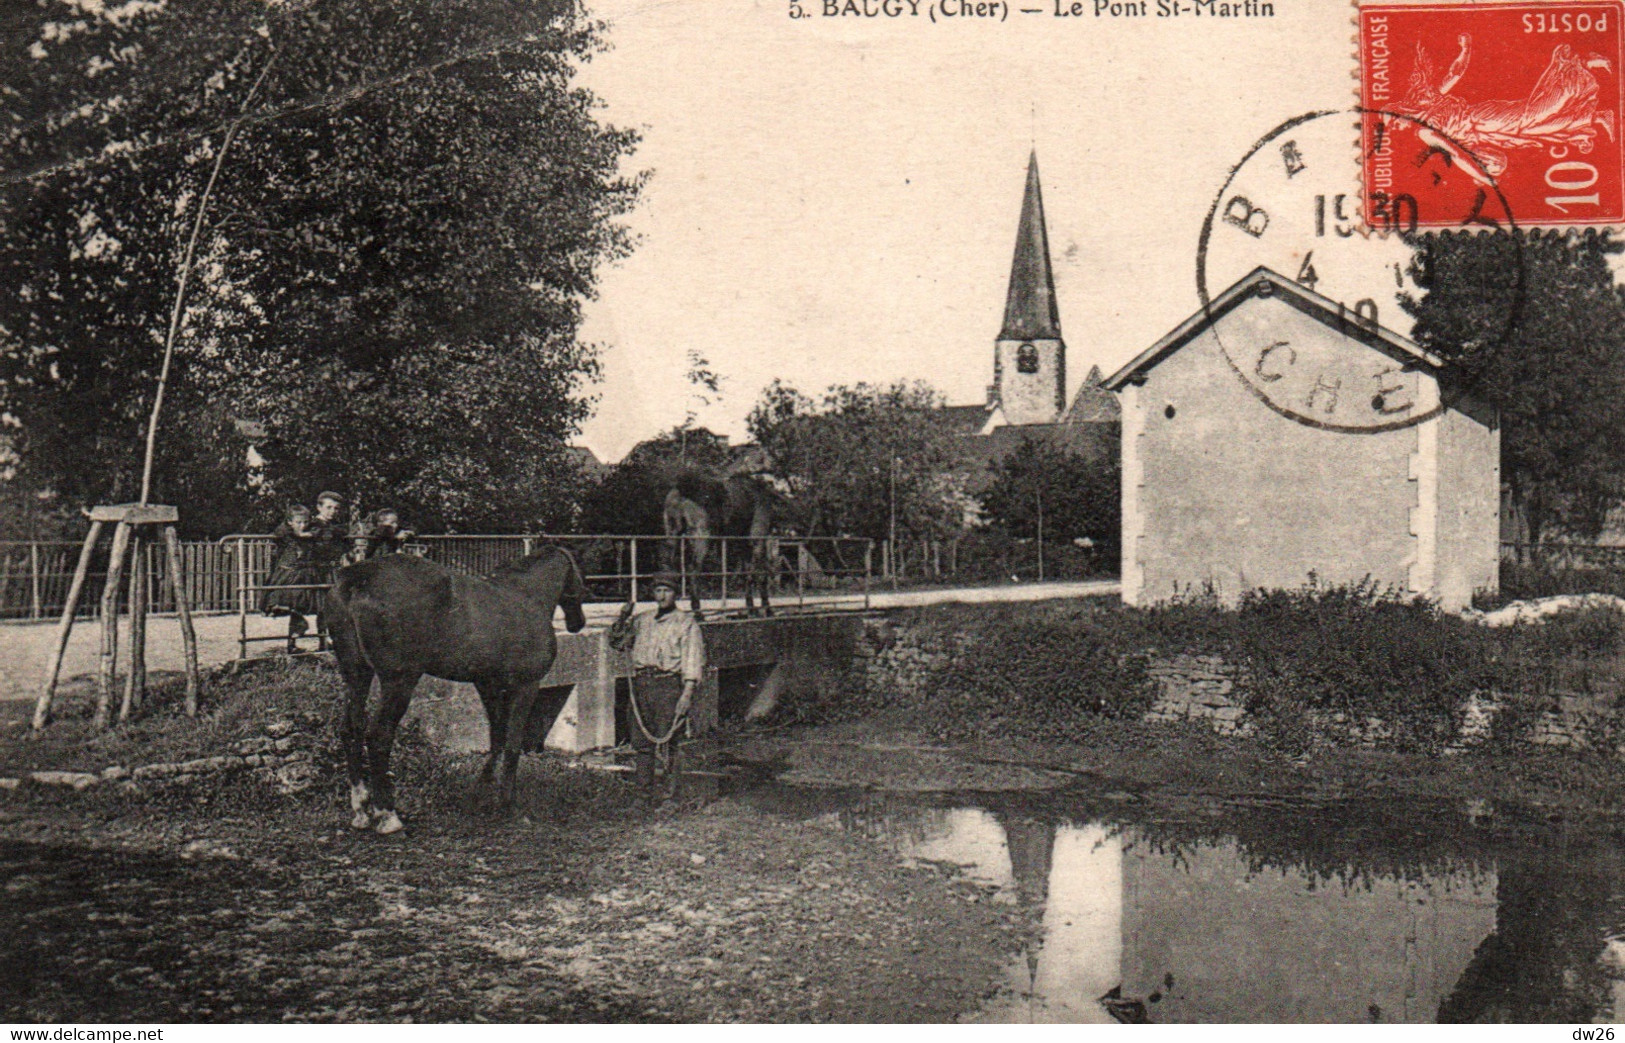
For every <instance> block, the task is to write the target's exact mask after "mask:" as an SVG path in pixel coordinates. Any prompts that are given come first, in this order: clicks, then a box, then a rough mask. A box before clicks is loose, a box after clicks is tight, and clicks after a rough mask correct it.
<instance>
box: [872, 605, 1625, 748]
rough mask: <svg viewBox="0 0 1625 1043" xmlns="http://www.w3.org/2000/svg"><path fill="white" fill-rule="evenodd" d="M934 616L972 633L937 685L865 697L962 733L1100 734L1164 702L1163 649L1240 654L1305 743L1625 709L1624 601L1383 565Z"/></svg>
mask: <svg viewBox="0 0 1625 1043" xmlns="http://www.w3.org/2000/svg"><path fill="white" fill-rule="evenodd" d="M921 628H925V629H927V630H930V629H933V628H934V629H940V630H941V631H943V632H944V633H946V632H951V631H957V632H959V633H961V634H964V635H965V637H964V639H963V640H962V641H961V642H959V645H960V647H959V650H958V652H957V654H955V655H953V656H952V657H951V658H950V659H949V660H948V662H947V663H946V664H945V665H943V666H941V667H940V668H939V669H938V670H937V672H936V674H935V676H934V677H933V679H932V681H931V683H930V684H927V685H925V686H924V690H923V691H919V692H916V693H913V694H911V695H907V696H904V697H902V698H901V699H899V698H897V697H896V694H895V693H869V694H868V698H867V699H866V700H864V701H865V702H866V704H867V705H868V708H869V709H875V708H879V707H880V706H882V705H884V706H891V707H902V708H907V709H916V710H919V711H921V712H923V713H924V714H927V715H929V718H930V723H931V726H932V727H933V728H934V729H935V730H937V731H938V732H939V733H941V734H944V735H947V736H954V737H965V736H971V735H1000V736H1017V737H1028V738H1042V739H1048V740H1052V741H1079V740H1083V739H1085V738H1086V737H1087V735H1088V734H1089V732H1090V730H1091V729H1092V728H1093V727H1095V723H1096V722H1098V721H1100V720H1102V719H1107V718H1137V717H1138V716H1139V715H1140V714H1142V713H1143V712H1144V711H1145V710H1146V709H1147V708H1149V707H1150V705H1151V703H1152V701H1153V700H1154V698H1155V695H1156V692H1155V687H1154V683H1153V682H1152V680H1151V679H1150V677H1149V675H1148V672H1147V667H1148V663H1149V661H1150V660H1151V659H1153V658H1171V657H1173V656H1176V655H1179V654H1182V653H1183V654H1195V655H1212V656H1217V657H1219V658H1220V659H1222V660H1223V661H1224V662H1225V663H1226V664H1228V665H1230V666H1231V667H1233V668H1236V669H1237V670H1238V671H1239V674H1240V677H1239V683H1238V686H1237V693H1236V695H1237V696H1238V697H1240V698H1242V699H1243V700H1244V702H1245V706H1246V709H1247V712H1248V716H1249V720H1250V721H1251V722H1252V724H1253V725H1254V727H1255V728H1256V729H1257V734H1258V736H1259V738H1260V739H1261V740H1263V741H1264V742H1266V743H1268V744H1269V745H1271V746H1274V747H1276V748H1278V749H1282V750H1285V751H1289V752H1300V751H1302V750H1305V749H1308V748H1310V747H1312V746H1314V745H1317V744H1323V743H1354V742H1360V741H1375V742H1376V743H1377V744H1379V745H1381V746H1384V747H1388V748H1392V749H1398V750H1402V751H1414V752H1437V751H1439V750H1441V749H1443V748H1444V747H1446V746H1447V745H1449V744H1450V743H1452V742H1453V741H1455V739H1456V737H1457V736H1458V735H1459V734H1460V732H1461V726H1462V718H1463V716H1464V714H1465V711H1466V707H1467V705H1468V703H1469V700H1470V699H1471V698H1472V697H1473V696H1475V695H1477V696H1480V697H1481V698H1487V699H1490V700H1493V701H1494V702H1495V703H1496V704H1497V707H1498V708H1497V712H1496V713H1495V715H1494V717H1493V719H1492V730H1491V734H1490V739H1491V741H1492V742H1496V743H1501V744H1506V743H1513V742H1519V741H1522V740H1523V738H1524V737H1525V736H1527V734H1528V731H1529V728H1530V726H1531V725H1532V724H1533V723H1534V722H1535V721H1536V720H1537V719H1538V718H1539V717H1540V715H1541V714H1542V713H1544V712H1546V711H1548V710H1551V709H1554V708H1556V706H1557V696H1558V695H1559V694H1560V693H1591V694H1594V695H1602V696H1604V697H1605V698H1604V700H1603V701H1604V703H1606V704H1607V705H1606V706H1605V707H1604V709H1605V710H1607V711H1608V712H1609V713H1610V714H1611V713H1612V711H1613V703H1612V701H1611V700H1610V699H1608V698H1607V697H1608V696H1611V695H1612V694H1613V693H1615V692H1617V691H1618V690H1619V689H1620V686H1621V681H1622V679H1625V661H1622V658H1625V657H1622V653H1625V615H1622V614H1621V613H1619V612H1614V611H1599V610H1589V611H1585V612H1577V613H1571V614H1566V615H1562V616H1558V617H1556V618H1554V619H1551V620H1549V621H1547V622H1546V623H1544V624H1540V625H1527V626H1516V627H1505V628H1490V627H1484V626H1481V625H1478V624H1474V623H1470V622H1467V621H1466V620H1463V619H1461V618H1459V617H1456V616H1453V615H1449V614H1446V613H1443V612H1440V611H1439V610H1438V609H1437V607H1435V606H1434V605H1433V604H1432V603H1431V602H1428V601H1427V600H1425V599H1422V598H1417V597H1414V596H1411V595H1407V594H1403V593H1401V592H1399V591H1396V590H1391V589H1383V588H1380V587H1378V586H1376V585H1375V584H1373V583H1370V582H1363V583H1356V584H1346V585H1323V584H1320V583H1318V582H1315V581H1314V579H1313V577H1311V582H1310V583H1309V585H1307V586H1305V587H1303V588H1300V589H1298V590H1288V591H1255V592H1252V593H1250V594H1247V595H1245V596H1244V597H1243V598H1242V599H1241V601H1240V603H1239V604H1238V605H1237V606H1236V607H1235V608H1226V607H1223V606H1221V605H1220V604H1219V603H1218V601H1217V599H1216V598H1213V597H1212V596H1211V595H1210V594H1203V593H1200V592H1199V593H1197V594H1195V595H1193V596H1188V597H1186V598H1183V599H1180V600H1177V601H1175V602H1173V603H1170V604H1167V605H1163V606H1159V607H1156V608H1152V609H1144V610H1138V609H1129V608H1124V607H1121V606H1116V605H1103V604H1101V603H1099V602H1094V603H1082V604H1080V603H1073V607H1069V608H1062V607H1059V606H1054V605H1051V606H1043V605H1034V606H1009V607H1007V608H1004V609H1000V610H994V611H989V610H988V609H987V608H986V607H985V606H984V607H979V608H978V609H977V610H975V612H974V614H972V613H971V612H970V611H969V610H965V609H944V610H938V611H934V612H929V613H921V614H919V615H917V616H916V617H914V620H913V622H912V624H911V629H914V630H915V631H916V632H918V631H919V630H920V629H921ZM939 636H940V635H939ZM931 643H933V644H938V645H940V644H942V643H943V642H941V641H937V640H933V641H932V642H931Z"/></svg>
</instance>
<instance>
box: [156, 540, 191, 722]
mask: <svg viewBox="0 0 1625 1043" xmlns="http://www.w3.org/2000/svg"><path fill="white" fill-rule="evenodd" d="M164 550H165V552H166V553H167V554H168V556H169V575H170V577H171V582H172V583H174V585H175V615H176V617H177V618H179V620H180V624H181V643H182V644H183V645H184V646H185V648H186V716H188V717H196V716H197V699H198V673H197V631H195V630H193V629H192V610H191V608H190V607H188V605H187V600H188V599H187V585H186V573H185V572H183V571H182V570H181V546H180V540H179V539H178V538H176V536H175V526H173V525H165V526H164Z"/></svg>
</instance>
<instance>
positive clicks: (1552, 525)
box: [1406, 232, 1625, 540]
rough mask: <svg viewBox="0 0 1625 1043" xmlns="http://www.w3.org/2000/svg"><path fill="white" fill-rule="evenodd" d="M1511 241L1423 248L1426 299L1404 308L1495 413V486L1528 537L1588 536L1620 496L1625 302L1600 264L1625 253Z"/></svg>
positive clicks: (1453, 237) (1499, 238) (1441, 240)
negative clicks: (1498, 481) (1499, 484)
mask: <svg viewBox="0 0 1625 1043" xmlns="http://www.w3.org/2000/svg"><path fill="white" fill-rule="evenodd" d="M1515 234H1516V236H1517V238H1516V239H1513V238H1512V236H1511V235H1507V234H1497V235H1472V234H1466V233H1459V234H1442V235H1436V236H1430V237H1428V238H1427V239H1425V240H1424V241H1423V242H1422V244H1421V245H1420V246H1419V248H1418V254H1417V256H1416V260H1415V262H1414V264H1413V266H1412V270H1413V272H1414V274H1415V276H1416V278H1417V282H1418V284H1419V285H1420V286H1422V287H1423V288H1424V289H1425V290H1426V291H1427V292H1426V295H1425V296H1423V297H1422V298H1421V300H1419V301H1414V300H1413V301H1408V302H1406V307H1407V309H1408V310H1409V311H1411V312H1412V314H1414V315H1415V316H1416V326H1415V337H1416V339H1417V341H1418V342H1419V343H1421V344H1422V345H1423V346H1425V347H1427V348H1428V349H1430V350H1432V351H1434V352H1436V353H1438V354H1439V355H1440V356H1442V357H1443V358H1445V359H1447V360H1449V361H1451V362H1453V363H1454V364H1455V365H1457V366H1458V367H1460V371H1461V373H1462V375H1463V377H1464V378H1465V381H1466V384H1467V386H1468V387H1469V388H1470V389H1471V390H1472V391H1473V392H1474V393H1476V394H1477V395H1478V396H1479V397H1481V398H1483V399H1486V400H1487V401H1489V402H1491V403H1493V404H1495V405H1497V406H1499V408H1500V413H1501V422H1502V437H1501V461H1502V463H1501V474H1502V479H1503V480H1504V481H1505V482H1506V483H1507V484H1508V485H1509V486H1510V490H1511V495H1512V500H1513V503H1514V504H1515V505H1516V506H1517V507H1518V508H1520V509H1521V511H1522V512H1523V514H1524V517H1525V518H1526V519H1527V522H1528V525H1529V536H1530V538H1531V539H1532V540H1538V539H1539V538H1540V536H1541V535H1542V534H1543V533H1549V532H1553V531H1561V532H1565V533H1571V534H1574V535H1577V536H1581V537H1586V538H1594V537H1596V536H1597V534H1598V533H1599V532H1600V531H1601V530H1602V528H1603V526H1604V524H1605V522H1606V520H1607V515H1608V512H1609V510H1610V509H1611V508H1613V507H1614V506H1615V505H1616V504H1618V503H1619V502H1620V497H1621V493H1622V492H1625V440H1622V439H1621V437H1620V434H1621V432H1622V431H1625V295H1622V292H1621V290H1620V288H1619V287H1618V286H1616V285H1615V282H1614V276H1613V272H1612V270H1611V269H1610V267H1609V264H1608V257H1609V255H1612V254H1617V253H1619V252H1620V251H1621V250H1622V249H1625V246H1622V244H1620V243H1619V242H1618V241H1616V240H1614V239H1613V238H1612V237H1611V236H1610V235H1607V234H1604V235H1595V234H1592V233H1586V234H1584V235H1577V234H1555V233H1542V232H1520V233H1515ZM1519 266H1521V268H1520V267H1519ZM1510 271H1520V272H1521V279H1509V278H1508V277H1507V274H1506V273H1508V272H1510ZM1509 315H1510V316H1511V317H1512V319H1511V322H1510V324H1509V323H1508V321H1507V316H1509Z"/></svg>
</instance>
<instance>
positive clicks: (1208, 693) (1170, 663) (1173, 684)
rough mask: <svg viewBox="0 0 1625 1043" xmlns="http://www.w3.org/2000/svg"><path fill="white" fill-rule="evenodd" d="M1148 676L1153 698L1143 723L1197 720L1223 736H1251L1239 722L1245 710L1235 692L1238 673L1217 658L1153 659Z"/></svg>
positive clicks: (1205, 656) (1166, 657)
mask: <svg viewBox="0 0 1625 1043" xmlns="http://www.w3.org/2000/svg"><path fill="white" fill-rule="evenodd" d="M1149 673H1150V674H1151V677H1152V679H1153V680H1155V681H1156V682H1157V698H1156V701H1155V702H1153V703H1152V704H1151V709H1150V710H1148V711H1147V712H1146V715H1145V719H1146V720H1148V721H1195V720H1200V721H1207V722H1209V723H1210V724H1211V725H1212V727H1213V730H1214V731H1216V732H1219V733H1221V734H1224V735H1250V734H1251V733H1252V730H1253V729H1252V725H1250V724H1248V723H1247V722H1246V721H1245V720H1243V717H1244V716H1245V711H1244V710H1243V708H1242V705H1241V696H1240V694H1239V693H1238V692H1237V691H1236V681H1237V679H1238V674H1239V671H1238V670H1237V668H1236V667H1234V666H1231V665H1230V664H1229V663H1226V662H1225V661H1224V660H1223V659H1221V658H1219V657H1218V656H1216V655H1183V654H1182V655H1176V656H1164V657H1159V658H1153V659H1152V660H1151V667H1150V670H1149Z"/></svg>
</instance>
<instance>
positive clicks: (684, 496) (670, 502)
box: [664, 469, 778, 615]
mask: <svg viewBox="0 0 1625 1043" xmlns="http://www.w3.org/2000/svg"><path fill="white" fill-rule="evenodd" d="M777 503H778V494H777V493H776V492H775V491H774V489H773V487H772V486H770V485H769V484H768V483H767V482H766V481H765V480H764V479H762V478H758V477H756V476H755V475H748V474H730V475H724V476H718V475H715V474H708V473H706V472H704V471H699V470H694V469H690V470H687V471H684V472H682V473H681V474H679V475H678V476H677V479H676V480H675V481H674V482H672V485H671V488H670V489H669V490H668V491H667V493H666V502H665V509H664V520H665V530H666V537H667V539H668V541H669V543H668V545H667V549H666V558H667V560H666V566H667V568H670V569H673V570H677V569H679V568H682V569H684V570H685V571H688V572H694V573H701V572H704V570H705V563H706V560H707V559H708V558H710V557H711V556H712V554H713V552H715V551H716V546H715V544H716V543H717V542H718V541H717V537H719V536H721V537H741V536H749V537H752V539H751V540H750V546H749V548H748V550H749V553H748V554H747V555H746V556H745V559H744V565H745V568H744V573H745V611H746V612H748V613H750V614H751V615H755V614H756V605H755V603H754V602H753V601H752V599H751V595H752V594H753V593H754V592H758V591H759V592H760V593H761V596H762V612H763V613H764V614H766V615H772V614H773V608H772V606H771V605H769V604H768V600H767V588H768V577H769V570H768V553H767V543H768V540H767V537H768V535H769V534H770V533H771V532H772V531H773V516H774V513H775V508H776V505H777ZM680 548H681V553H680V552H679V549H680ZM739 561H740V559H739V557H738V556H737V555H736V556H735V557H734V563H736V567H737V563H738V562H739ZM688 596H689V601H690V603H691V604H692V606H693V609H694V611H695V612H698V611H699V610H700V583H699V579H698V577H696V578H695V580H694V581H693V582H692V583H690V584H689V588H688Z"/></svg>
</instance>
